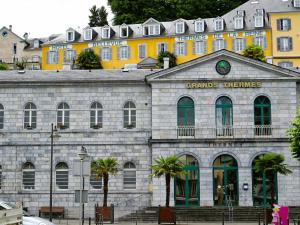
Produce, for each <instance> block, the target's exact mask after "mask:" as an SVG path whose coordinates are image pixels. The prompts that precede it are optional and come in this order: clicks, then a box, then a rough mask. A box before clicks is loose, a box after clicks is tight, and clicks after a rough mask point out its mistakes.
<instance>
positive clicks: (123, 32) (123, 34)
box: [120, 27, 128, 38]
mask: <svg viewBox="0 0 300 225" xmlns="http://www.w3.org/2000/svg"><path fill="white" fill-rule="evenodd" d="M120 37H122V38H124V37H128V27H121V28H120Z"/></svg>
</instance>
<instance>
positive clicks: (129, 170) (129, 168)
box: [123, 162, 136, 189]
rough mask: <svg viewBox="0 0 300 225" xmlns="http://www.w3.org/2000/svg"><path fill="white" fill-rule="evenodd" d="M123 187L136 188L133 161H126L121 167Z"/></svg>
mask: <svg viewBox="0 0 300 225" xmlns="http://www.w3.org/2000/svg"><path fill="white" fill-rule="evenodd" d="M123 188H124V189H136V168H135V165H134V163H132V162H127V163H125V165H124V169H123Z"/></svg>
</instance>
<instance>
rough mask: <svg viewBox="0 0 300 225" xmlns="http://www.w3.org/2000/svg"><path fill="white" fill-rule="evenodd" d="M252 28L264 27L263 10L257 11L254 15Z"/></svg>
mask: <svg viewBox="0 0 300 225" xmlns="http://www.w3.org/2000/svg"><path fill="white" fill-rule="evenodd" d="M254 26H255V27H256V28H261V27H264V10H263V9H257V10H256V13H255V15H254Z"/></svg>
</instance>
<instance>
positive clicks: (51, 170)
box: [49, 123, 59, 222]
mask: <svg viewBox="0 0 300 225" xmlns="http://www.w3.org/2000/svg"><path fill="white" fill-rule="evenodd" d="M55 137H59V135H58V133H57V128H56V126H54V125H53V123H51V136H50V138H51V153H50V202H49V221H50V222H52V195H53V139H54V138H55Z"/></svg>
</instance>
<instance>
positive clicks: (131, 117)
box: [123, 101, 136, 129]
mask: <svg viewBox="0 0 300 225" xmlns="http://www.w3.org/2000/svg"><path fill="white" fill-rule="evenodd" d="M127 105H128V106H127ZM126 112H128V113H127V115H126ZM133 112H134V113H133ZM126 117H127V118H126ZM123 118H124V124H123V127H124V128H127V129H131V128H136V105H135V104H134V102H132V101H128V102H126V103H125V105H124V108H123Z"/></svg>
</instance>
